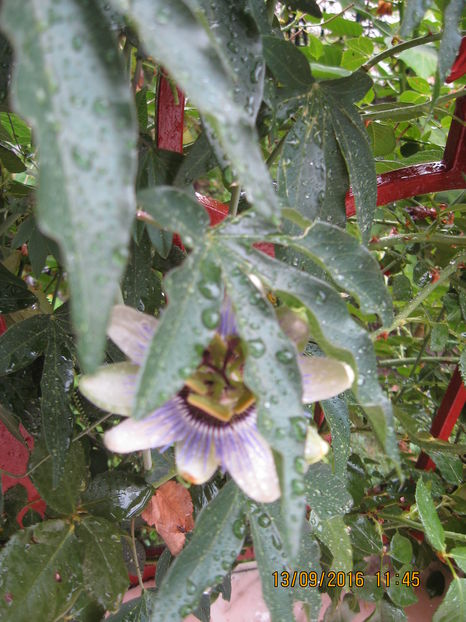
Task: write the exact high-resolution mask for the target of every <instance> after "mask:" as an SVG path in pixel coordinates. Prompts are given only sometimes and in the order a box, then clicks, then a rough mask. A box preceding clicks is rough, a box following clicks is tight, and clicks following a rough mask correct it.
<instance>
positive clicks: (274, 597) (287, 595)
mask: <svg viewBox="0 0 466 622" xmlns="http://www.w3.org/2000/svg"><path fill="white" fill-rule="evenodd" d="M252 507H253V510H252V511H250V512H249V513H248V518H249V524H250V526H251V536H252V541H253V545H254V555H255V558H256V561H257V567H258V570H259V574H260V577H261V582H262V595H263V597H264V600H265V602H266V604H267V608H268V610H269V612H270V616H271V620H272V622H282V620H294V616H293V598H292V592H291V589H290V586H288V587H282V586H281V581H282V574H281V573H282V572H285V573H286V572H289V569H290V565H289V563H288V559H287V555H286V548H285V546H284V544H283V542H282V535H281V533H280V529H279V527H278V525H277V524H276V523H275V521H274V512H273V510H274V509H275V514H276V515H277V514H278V516H279V504H277V503H274V504H271V505H260V506H257V505H256V504H254V505H253V506H252ZM275 572H276V573H278V576H277V575H275V579H274V574H273V573H275ZM284 576H285V575H284Z"/></svg>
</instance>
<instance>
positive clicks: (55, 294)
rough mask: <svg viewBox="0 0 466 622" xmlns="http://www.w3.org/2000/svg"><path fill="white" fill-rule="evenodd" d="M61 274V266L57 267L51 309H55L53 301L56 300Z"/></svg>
mask: <svg viewBox="0 0 466 622" xmlns="http://www.w3.org/2000/svg"><path fill="white" fill-rule="evenodd" d="M62 276H63V270H62V268H59V269H58V276H57V282H56V285H55V290H54V292H53V298H52V310H55V302H56V300H57V296H58V290H59V289H60V283H61V278H62Z"/></svg>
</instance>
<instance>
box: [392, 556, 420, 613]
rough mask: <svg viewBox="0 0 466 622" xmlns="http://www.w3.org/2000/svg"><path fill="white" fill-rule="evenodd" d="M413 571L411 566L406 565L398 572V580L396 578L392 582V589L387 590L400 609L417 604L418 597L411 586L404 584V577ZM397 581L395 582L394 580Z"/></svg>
mask: <svg viewBox="0 0 466 622" xmlns="http://www.w3.org/2000/svg"><path fill="white" fill-rule="evenodd" d="M412 571H413V568H412V566H411V565H404V566H402V567H401V568H399V569H398V570H397V574H398V575H399V577H398V580H397V579H396V575H395V577H393V578H392V580H391V581H390V587H389V588H388V589H387V594H388V595H389V596H390V598H391V599H392V601H393V602H394V603H395V605H398V606H399V607H409V605H413V604H414V603H417V596H416V595H415V594H414V589H413V587H412V586H411V585H405V584H404V583H403V577H404V576H405V574H407V573H408V576H410V573H411V572H412ZM394 579H395V580H394Z"/></svg>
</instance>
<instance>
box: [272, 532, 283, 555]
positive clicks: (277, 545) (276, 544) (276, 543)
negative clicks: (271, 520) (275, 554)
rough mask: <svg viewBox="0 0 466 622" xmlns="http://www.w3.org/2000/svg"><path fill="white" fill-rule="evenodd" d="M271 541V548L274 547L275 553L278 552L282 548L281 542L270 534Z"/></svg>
mask: <svg viewBox="0 0 466 622" xmlns="http://www.w3.org/2000/svg"><path fill="white" fill-rule="evenodd" d="M271 540H272V546H273V547H275V548H276V549H277V551H280V549H281V548H282V542H281V540H280V539H279V538H278V537H277V536H276V535H275V534H272V538H271Z"/></svg>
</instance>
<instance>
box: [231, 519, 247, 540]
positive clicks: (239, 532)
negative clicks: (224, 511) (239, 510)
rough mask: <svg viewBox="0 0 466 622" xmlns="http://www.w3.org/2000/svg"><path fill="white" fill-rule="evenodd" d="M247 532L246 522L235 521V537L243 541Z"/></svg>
mask: <svg viewBox="0 0 466 622" xmlns="http://www.w3.org/2000/svg"><path fill="white" fill-rule="evenodd" d="M245 532H246V525H245V524H244V522H243V521H242V520H240V519H237V520H235V522H234V523H233V533H234V534H235V536H236V537H237V538H240V539H241V538H243V536H244V534H245Z"/></svg>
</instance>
